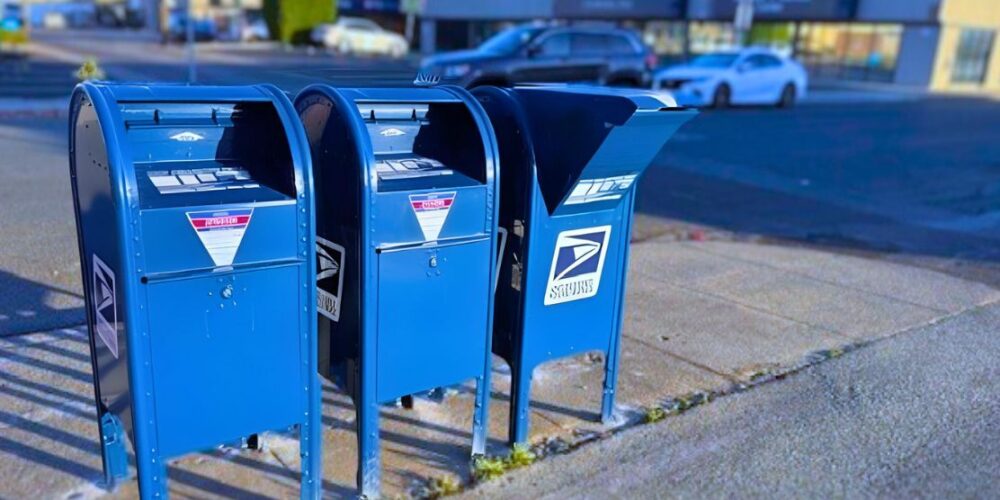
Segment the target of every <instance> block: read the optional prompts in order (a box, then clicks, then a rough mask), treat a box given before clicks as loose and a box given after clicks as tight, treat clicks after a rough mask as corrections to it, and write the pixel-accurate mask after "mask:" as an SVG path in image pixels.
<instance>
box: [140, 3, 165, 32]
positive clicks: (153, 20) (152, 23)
mask: <svg viewBox="0 0 1000 500" xmlns="http://www.w3.org/2000/svg"><path fill="white" fill-rule="evenodd" d="M160 2H161V0H146V1H145V2H143V5H144V6H145V12H144V14H145V18H146V26H145V28H146V31H148V32H150V33H156V34H159V33H160Z"/></svg>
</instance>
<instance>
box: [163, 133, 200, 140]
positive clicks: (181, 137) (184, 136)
mask: <svg viewBox="0 0 1000 500" xmlns="http://www.w3.org/2000/svg"><path fill="white" fill-rule="evenodd" d="M170 138H171V139H173V140H175V141H178V142H197V141H200V140H202V139H204V138H205V136H203V135H201V134H196V133H194V132H181V133H179V134H174V135H172V136H170Z"/></svg>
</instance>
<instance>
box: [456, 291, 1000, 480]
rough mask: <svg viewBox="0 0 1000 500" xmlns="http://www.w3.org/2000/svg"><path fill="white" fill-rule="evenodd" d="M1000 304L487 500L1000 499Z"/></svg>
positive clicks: (540, 474) (725, 401)
mask: <svg viewBox="0 0 1000 500" xmlns="http://www.w3.org/2000/svg"><path fill="white" fill-rule="evenodd" d="M997 324H1000V306H993V307H992V308H990V309H979V310H973V311H970V312H966V313H964V314H962V315H960V316H957V317H953V318H950V319H948V320H945V321H942V322H941V323H938V324H936V325H932V326H929V327H924V328H921V329H918V330H913V331H909V332H903V333H901V334H898V335H897V336H895V337H891V338H888V339H885V340H883V341H880V342H878V343H876V344H874V345H871V346H869V347H867V348H864V349H860V350H857V351H853V352H850V353H848V354H846V355H844V356H842V357H840V358H837V359H834V360H830V361H828V362H825V363H822V364H820V365H817V366H814V367H812V368H807V369H805V370H804V371H802V372H799V373H798V374H794V375H791V376H789V377H787V378H785V379H784V380H780V381H776V382H772V383H768V384H764V385H762V386H759V387H758V388H756V389H753V390H750V391H748V392H744V393H740V394H736V395H732V396H728V397H724V398H721V399H718V400H716V401H714V402H712V403H711V404H708V405H705V406H701V407H698V408H695V409H693V410H691V411H689V412H687V413H685V414H683V415H681V416H678V417H672V418H669V419H667V420H665V421H663V422H660V423H657V424H652V425H647V426H642V427H638V428H635V429H632V430H629V431H625V432H623V433H622V434H621V435H619V436H618V437H616V438H615V439H613V440H605V441H602V442H599V443H597V444H592V445H589V446H585V447H583V448H581V449H578V450H577V451H575V452H574V453H571V454H569V455H564V456H557V457H555V458H552V459H549V460H546V461H544V462H540V463H538V464H536V465H534V466H532V467H530V468H527V469H523V470H521V471H515V472H513V473H511V474H509V475H508V476H505V477H503V478H501V479H499V480H497V481H494V482H491V483H486V484H485V485H483V486H482V487H481V488H478V489H476V490H473V491H472V492H470V493H468V494H467V496H469V497H488V498H803V497H806V498H859V497H863V498H869V497H876V498H877V497H882V498H886V497H888V498H989V497H995V496H996V493H997V489H998V487H1000V475H998V472H1000V440H998V439H997V436H1000V364H998V363H997V356H998V355H1000V336H997V335H993V334H991V332H995V331H996V325H997Z"/></svg>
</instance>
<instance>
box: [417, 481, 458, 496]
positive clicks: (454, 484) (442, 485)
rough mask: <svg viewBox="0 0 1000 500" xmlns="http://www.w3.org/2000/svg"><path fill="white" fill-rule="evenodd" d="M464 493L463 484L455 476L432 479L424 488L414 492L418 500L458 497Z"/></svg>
mask: <svg viewBox="0 0 1000 500" xmlns="http://www.w3.org/2000/svg"><path fill="white" fill-rule="evenodd" d="M461 492H462V483H461V482H459V480H458V479H457V478H455V477H453V476H439V477H434V478H431V479H430V480H429V481H427V484H425V485H424V486H423V487H422V488H420V489H419V490H418V491H417V492H414V494H413V496H414V497H417V498H428V499H432V500H433V499H435V498H442V497H446V496H450V495H457V494H459V493H461Z"/></svg>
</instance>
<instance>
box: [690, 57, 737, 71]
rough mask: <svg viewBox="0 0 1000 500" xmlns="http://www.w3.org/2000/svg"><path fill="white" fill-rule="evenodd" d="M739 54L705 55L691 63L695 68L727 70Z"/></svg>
mask: <svg viewBox="0 0 1000 500" xmlns="http://www.w3.org/2000/svg"><path fill="white" fill-rule="evenodd" d="M738 57H739V54H705V55H703V56H698V57H696V58H694V60H693V61H691V64H690V66H694V67H696V68H728V67H730V66H732V65H733V63H734V62H736V59H737V58H738Z"/></svg>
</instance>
